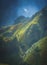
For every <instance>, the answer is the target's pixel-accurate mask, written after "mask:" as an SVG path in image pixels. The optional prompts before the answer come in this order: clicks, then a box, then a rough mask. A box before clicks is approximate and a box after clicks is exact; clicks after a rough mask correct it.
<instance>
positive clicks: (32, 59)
mask: <svg viewBox="0 0 47 65" xmlns="http://www.w3.org/2000/svg"><path fill="white" fill-rule="evenodd" d="M24 62H26V63H28V64H29V65H47V37H44V38H43V39H41V40H39V41H38V42H36V43H34V44H33V45H32V46H31V48H30V49H28V50H27V52H26V53H25V56H24Z"/></svg>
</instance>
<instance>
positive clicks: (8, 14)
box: [0, 0, 47, 26]
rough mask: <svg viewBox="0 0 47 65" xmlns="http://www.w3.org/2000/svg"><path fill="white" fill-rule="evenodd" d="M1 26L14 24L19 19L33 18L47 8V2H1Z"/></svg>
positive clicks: (28, 0) (35, 0)
mask: <svg viewBox="0 0 47 65" xmlns="http://www.w3.org/2000/svg"><path fill="white" fill-rule="evenodd" d="M0 4H1V7H0V14H1V17H0V26H2V25H10V24H13V23H14V21H15V20H16V18H17V17H19V16H25V17H32V16H33V15H34V14H35V13H36V12H38V11H40V10H41V9H42V8H43V7H45V6H47V0H0Z"/></svg>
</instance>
